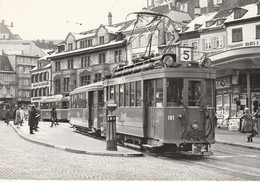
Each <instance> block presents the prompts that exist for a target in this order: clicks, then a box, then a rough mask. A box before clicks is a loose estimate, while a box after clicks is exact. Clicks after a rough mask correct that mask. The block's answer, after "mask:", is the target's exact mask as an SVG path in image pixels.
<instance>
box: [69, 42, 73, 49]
mask: <svg viewBox="0 0 260 182" xmlns="http://www.w3.org/2000/svg"><path fill="white" fill-rule="evenodd" d="M72 49H73V44H72V43H69V44H68V50H69V51H71V50H72Z"/></svg>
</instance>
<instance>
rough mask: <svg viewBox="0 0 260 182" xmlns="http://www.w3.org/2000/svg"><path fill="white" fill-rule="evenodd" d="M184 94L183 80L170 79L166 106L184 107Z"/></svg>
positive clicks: (168, 80)
mask: <svg viewBox="0 0 260 182" xmlns="http://www.w3.org/2000/svg"><path fill="white" fill-rule="evenodd" d="M182 93H183V79H182V78H168V79H167V99H166V100H167V101H166V106H182V105H183V95H182Z"/></svg>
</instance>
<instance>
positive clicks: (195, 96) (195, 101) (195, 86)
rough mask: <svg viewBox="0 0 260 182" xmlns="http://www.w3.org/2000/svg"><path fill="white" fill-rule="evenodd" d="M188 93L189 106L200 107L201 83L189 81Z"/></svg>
mask: <svg viewBox="0 0 260 182" xmlns="http://www.w3.org/2000/svg"><path fill="white" fill-rule="evenodd" d="M188 91H189V92H188V93H189V95H188V104H189V106H199V103H200V101H201V99H202V98H201V97H202V88H201V81H189V87H188Z"/></svg>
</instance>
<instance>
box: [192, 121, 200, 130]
mask: <svg viewBox="0 0 260 182" xmlns="http://www.w3.org/2000/svg"><path fill="white" fill-rule="evenodd" d="M191 127H192V129H194V130H197V129H198V128H199V123H198V122H197V121H196V120H195V121H193V122H192V124H191Z"/></svg>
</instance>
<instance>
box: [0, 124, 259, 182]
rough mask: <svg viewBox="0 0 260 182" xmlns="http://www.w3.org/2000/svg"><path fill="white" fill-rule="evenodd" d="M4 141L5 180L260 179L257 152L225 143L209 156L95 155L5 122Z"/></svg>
mask: <svg viewBox="0 0 260 182" xmlns="http://www.w3.org/2000/svg"><path fill="white" fill-rule="evenodd" d="M23 127H28V126H23ZM0 143H1V144H0V155H1V159H0V163H1V165H0V180H157V181H158V180H173V181H175V180H221V181H223V180H225V181H230V180H232V181H236V180H243V181H244V180H260V169H259V166H260V159H259V158H260V154H259V151H258V150H252V149H245V148H238V147H234V146H228V145H221V144H215V145H213V146H212V150H213V152H214V155H213V156H211V157H204V158H184V157H182V158H180V157H178V158H177V157H164V156H154V155H145V156H144V157H111V156H95V155H86V154H76V153H70V152H66V151H62V150H58V149H54V148H49V147H46V146H42V145H38V144H35V143H32V142H29V141H26V140H24V139H23V138H21V137H19V135H18V134H17V133H16V132H15V131H14V129H13V128H11V126H6V125H5V124H4V123H2V122H0ZM93 147H95V145H94V144H93Z"/></svg>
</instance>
